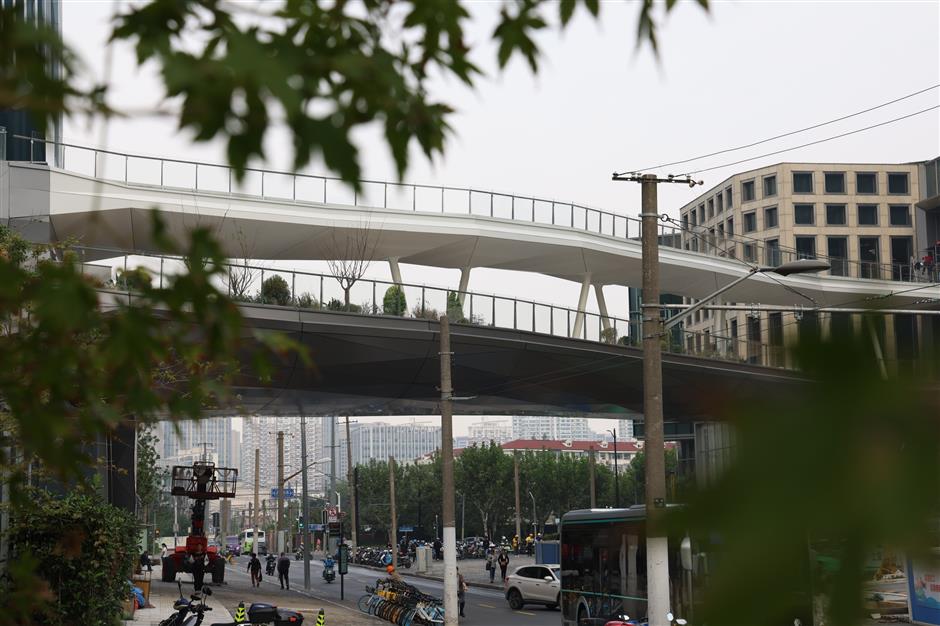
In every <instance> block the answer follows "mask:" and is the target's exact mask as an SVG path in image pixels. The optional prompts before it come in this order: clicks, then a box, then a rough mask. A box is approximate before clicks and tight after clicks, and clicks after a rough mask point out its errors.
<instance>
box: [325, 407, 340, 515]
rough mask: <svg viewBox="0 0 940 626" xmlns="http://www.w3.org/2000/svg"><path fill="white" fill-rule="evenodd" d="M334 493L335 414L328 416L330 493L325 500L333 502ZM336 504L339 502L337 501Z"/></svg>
mask: <svg viewBox="0 0 940 626" xmlns="http://www.w3.org/2000/svg"><path fill="white" fill-rule="evenodd" d="M335 495H336V416H335V415H331V416H330V493H329V495H327V497H326V500H327V502H331V503H332V502H333V497H334V496H335ZM336 504H339V502H337V503H336Z"/></svg>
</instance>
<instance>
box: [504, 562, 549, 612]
mask: <svg viewBox="0 0 940 626" xmlns="http://www.w3.org/2000/svg"><path fill="white" fill-rule="evenodd" d="M506 600H507V601H508V602H509V608H511V609H512V610H513V611H518V610H519V609H521V608H522V607H523V606H525V605H526V604H542V605H545V606H547V607H548V608H550V609H557V608H558V604H559V603H560V602H561V566H559V565H523V566H522V567H517V568H516V569H515V571H513V573H512V574H510V575H509V576H507V577H506Z"/></svg>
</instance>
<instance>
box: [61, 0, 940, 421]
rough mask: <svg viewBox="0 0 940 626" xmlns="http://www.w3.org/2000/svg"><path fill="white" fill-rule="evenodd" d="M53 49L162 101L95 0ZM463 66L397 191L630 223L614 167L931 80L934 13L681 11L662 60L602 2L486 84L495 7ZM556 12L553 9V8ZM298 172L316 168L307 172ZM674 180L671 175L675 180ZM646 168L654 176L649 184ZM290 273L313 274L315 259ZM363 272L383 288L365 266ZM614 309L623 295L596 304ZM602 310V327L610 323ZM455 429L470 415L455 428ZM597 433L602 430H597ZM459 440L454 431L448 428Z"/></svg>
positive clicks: (933, 149) (450, 279) (909, 153)
mask: <svg viewBox="0 0 940 626" xmlns="http://www.w3.org/2000/svg"><path fill="white" fill-rule="evenodd" d="M63 4H64V10H63V23H64V33H65V37H66V39H67V40H68V41H69V43H70V44H71V45H73V46H74V47H75V48H76V49H77V50H78V51H79V53H80V54H81V56H82V57H83V58H84V60H85V61H86V63H87V64H88V66H89V67H90V68H91V70H92V72H93V73H95V74H96V75H98V76H99V77H100V76H101V75H102V71H103V69H102V68H104V67H105V59H106V55H108V54H112V55H113V62H112V70H111V75H110V81H111V83H112V84H113V87H114V92H115V97H116V103H117V104H119V105H124V106H135V107H142V108H143V107H152V106H154V105H155V104H156V103H158V102H159V101H160V98H161V96H162V90H161V89H160V87H159V83H158V82H157V80H156V79H155V74H154V71H153V68H152V67H145V68H143V69H140V70H138V69H137V68H136V65H135V62H134V57H133V54H132V52H131V51H130V49H129V47H127V46H123V45H116V46H111V47H110V48H109V47H108V46H106V45H105V41H106V39H107V37H108V35H109V20H110V18H111V16H112V14H113V12H114V5H113V4H112V3H110V2H89V1H79V0H65V2H64V3H63ZM468 6H469V8H470V10H471V13H472V15H473V18H474V19H473V25H472V27H471V31H470V33H469V35H470V37H469V39H470V40H471V41H472V42H474V43H475V44H480V45H479V48H478V49H477V50H476V58H475V62H476V63H477V64H478V65H479V66H481V67H482V68H483V69H484V70H485V71H486V73H487V74H488V77H487V78H485V79H481V80H480V81H479V84H478V86H477V88H476V90H475V91H473V92H470V91H468V90H467V89H465V88H464V87H462V86H460V85H458V84H457V83H456V81H450V82H447V83H441V84H438V85H436V86H435V92H434V94H435V95H436V96H438V97H440V98H441V99H443V100H445V101H447V102H450V103H451V104H452V105H454V106H455V108H456V109H457V110H458V114H457V115H456V116H454V118H453V119H452V120H451V123H452V125H453V127H454V129H455V131H456V133H455V136H454V137H452V139H451V141H450V142H449V144H448V146H447V152H446V155H445V156H444V157H443V158H442V159H440V160H438V161H437V162H435V163H429V162H427V161H426V160H425V159H424V158H423V157H421V156H420V155H419V153H418V152H417V151H414V155H415V156H414V159H413V160H412V166H411V169H410V171H409V172H408V174H407V175H406V179H407V180H409V181H413V182H420V183H430V184H443V185H454V186H469V187H473V188H475V189H494V190H499V191H510V192H515V193H519V194H532V195H538V196H541V197H547V198H555V199H558V200H563V201H575V202H578V203H581V204H587V205H590V206H596V207H598V208H604V209H608V210H611V211H614V212H617V213H621V214H627V215H636V213H638V205H639V188H638V186H637V185H633V184H627V183H613V182H611V181H610V174H611V172H612V171H614V170H629V169H635V168H643V167H646V166H649V165H655V164H657V163H661V162H667V161H675V160H679V159H683V158H686V157H690V156H695V155H698V154H702V153H707V152H712V151H715V150H718V149H722V148H727V147H731V146H736V145H740V144H743V143H749V142H751V141H754V140H757V139H762V138H764V137H768V136H772V135H776V134H779V133H781V132H787V131H790V130H795V129H798V128H802V127H805V126H809V125H812V124H815V123H818V122H821V121H825V120H828V119H832V118H835V117H839V116H841V115H844V114H847V113H851V112H854V111H858V110H861V109H864V108H867V107H869V106H873V105H876V104H879V103H882V102H885V101H888V100H891V99H893V98H895V97H898V96H901V95H904V94H908V93H911V92H913V91H917V90H919V89H922V88H924V87H928V86H930V85H933V84H937V83H940V38H938V37H937V33H938V32H940V2H938V1H937V0H925V1H922V2H904V1H900V0H891V1H889V2H796V1H790V0H788V1H786V2H714V3H713V5H712V9H711V11H710V12H709V13H707V14H706V13H705V12H703V11H701V10H700V9H699V8H698V7H697V6H695V5H694V4H692V3H690V2H686V3H684V4H682V5H681V6H679V7H678V8H677V9H676V10H675V11H674V12H673V13H672V14H671V15H670V16H669V17H668V19H667V20H665V22H663V23H662V26H661V30H660V33H659V37H660V47H661V55H660V58H659V59H658V60H656V59H655V58H654V57H653V55H652V54H651V53H650V51H649V50H648V48H643V49H641V50H640V51H637V50H636V48H635V41H636V40H635V32H636V14H637V4H636V3H635V2H624V3H617V2H607V3H604V4H603V6H602V11H601V20H600V21H599V22H598V21H595V20H593V19H591V18H590V17H589V16H588V15H587V14H586V13H585V12H584V11H583V9H579V12H578V14H576V18H575V19H574V20H573V21H572V23H571V24H570V25H569V28H568V29H567V30H565V31H564V32H560V33H559V32H558V31H557V30H553V31H552V32H548V33H546V34H544V35H542V36H541V37H540V38H539V43H540V45H541V47H542V49H543V51H544V59H543V61H542V68H541V71H540V72H539V74H538V75H537V76H533V75H532V74H531V72H530V71H529V69H528V66H527V65H525V64H523V63H522V62H520V61H519V60H518V59H517V60H514V61H513V62H512V63H511V64H510V65H509V67H508V68H507V69H506V70H505V71H503V72H498V71H497V70H496V64H495V49H494V47H493V46H492V44H491V43H490V35H491V33H492V30H493V25H494V23H495V19H496V16H497V12H498V8H499V6H500V5H499V3H497V2H482V1H481V2H474V3H468ZM553 12H554V11H553ZM938 102H940V90H933V91H930V92H928V93H926V94H923V95H921V96H918V97H917V98H913V99H910V100H907V101H905V102H902V103H899V104H897V105H894V106H892V107H888V108H885V109H881V110H879V111H875V112H872V113H870V114H867V115H864V116H860V117H857V118H853V119H852V120H848V121H846V122H843V123H839V124H834V125H832V126H828V127H826V128H823V129H818V130H815V131H812V132H810V133H807V134H804V135H798V136H796V137H791V138H789V139H784V140H780V141H778V142H775V143H773V144H769V145H764V146H760V147H758V148H755V149H752V150H750V151H744V152H741V153H734V154H733V155H731V156H732V157H735V158H729V157H728V155H725V156H724V158H723V157H716V158H714V159H711V160H706V161H704V162H701V163H700V165H702V166H711V165H717V164H721V163H724V162H726V161H730V160H737V158H743V157H747V156H754V155H758V154H761V153H763V152H769V151H771V150H775V149H780V148H785V147H788V146H793V145H798V144H801V143H806V142H807V141H812V140H815V139H820V138H823V137H827V136H830V135H835V134H838V133H840V132H844V131H847V130H852V129H854V128H860V127H863V126H867V125H870V124H872V123H876V122H880V121H884V120H887V119H890V118H893V117H898V116H900V115H904V114H906V113H910V112H913V111H916V110H920V109H923V108H926V107H928V106H931V105H934V104H937V103H938ZM65 138H66V140H67V141H71V142H75V143H83V144H91V145H103V146H105V147H108V148H111V149H114V150H122V151H129V152H139V153H145V154H159V155H164V156H169V157H180V158H190V159H201V160H208V161H217V162H221V161H223V154H224V152H223V150H222V144H221V143H211V144H204V145H194V144H193V143H192V142H191V141H190V138H189V136H188V135H186V134H184V133H178V132H177V131H176V130H175V125H174V124H173V123H172V121H171V120H168V119H156V118H152V117H148V118H139V117H135V118H129V119H123V120H114V121H112V122H110V124H109V125H108V127H107V128H106V129H102V127H101V126H100V125H97V124H91V125H89V124H88V123H87V122H86V121H83V120H75V121H71V122H68V123H67V124H66V128H65ZM357 139H358V141H359V144H360V147H361V150H362V154H363V157H364V169H365V174H366V176H368V177H371V178H387V179H393V178H394V167H393V164H392V161H391V159H390V157H389V155H388V152H387V150H386V149H385V148H384V146H383V145H382V144H381V143H380V142H379V141H378V135H377V134H376V133H375V132H374V129H369V130H366V131H365V132H362V133H360V134H359V135H358V136H357ZM289 145H290V144H289V140H288V138H287V136H286V135H285V134H284V133H281V132H274V133H272V134H271V136H270V137H268V139H267V141H266V146H267V147H268V149H269V150H270V151H271V152H272V154H273V155H274V157H273V158H272V160H271V163H270V164H271V166H273V167H287V166H288V165H289V163H288V162H287V160H286V158H285V156H286V154H287V150H286V148H287V147H288V146H289ZM938 154H940V112H938V111H932V112H930V113H927V114H924V115H920V116H917V117H915V118H912V119H909V120H905V121H902V122H899V123H896V124H892V125H889V126H887V127H883V128H880V129H876V130H873V131H870V132H866V133H861V134H858V135H855V136H852V137H848V138H845V139H840V140H837V141H832V142H828V143H824V144H821V145H818V146H814V147H810V148H805V149H802V150H799V151H796V152H791V153H787V154H783V155H780V156H776V157H771V158H767V159H762V160H758V161H754V162H752V163H748V164H745V165H739V166H735V167H732V168H727V169H723V170H719V171H715V172H709V173H708V174H705V175H702V176H700V178H703V179H704V181H705V185H706V188H707V187H710V186H711V185H714V184H717V183H718V182H720V181H721V180H723V179H724V178H726V177H727V176H730V175H732V174H734V173H735V172H738V171H742V170H745V169H751V168H753V167H758V166H760V165H764V164H768V163H774V162H779V161H836V162H839V161H842V162H889V163H890V162H905V161H915V160H921V159H926V158H931V157H934V156H937V155H938ZM312 171H318V172H323V171H324V170H323V169H322V168H318V167H314V168H312ZM675 171H676V172H678V171H682V170H681V168H679V169H677V170H675ZM659 173H661V174H665V173H670V172H669V171H662V172H659ZM699 192H700V189H699V190H695V191H693V190H690V189H688V188H687V187H683V186H679V185H671V186H670V185H664V186H662V187H661V189H660V192H659V198H660V210H661V211H665V212H671V213H674V214H675V213H676V212H677V210H678V207H680V206H681V205H682V204H684V203H685V202H686V201H688V200H689V199H691V198H692V197H694V196H695V195H696V194H697V193H699ZM306 267H309V268H314V269H316V268H317V265H316V264H308V265H307V266H306ZM403 272H404V279H405V280H406V281H409V282H417V283H427V284H437V285H442V284H444V285H456V282H457V276H456V274H455V273H453V272H450V271H442V270H431V269H426V268H414V267H410V268H404V269H403ZM373 274H374V275H376V276H381V277H387V276H388V272H387V268H386V267H384V266H383V265H377V266H375V267H374V268H373ZM470 289H471V290H474V291H481V292H484V293H494V292H495V293H512V294H516V295H517V296H518V297H529V298H531V299H535V300H539V301H552V302H556V303H565V304H567V305H568V306H574V304H576V302H577V292H578V286H577V285H574V284H571V283H564V282H563V281H558V280H554V279H548V278H535V279H533V278H532V277H525V279H524V280H520V277H515V276H511V275H507V274H506V273H501V272H493V271H484V270H477V271H476V272H475V273H474V275H473V278H472V279H471V285H470ZM608 301H609V306H610V307H611V308H612V309H616V310H617V311H619V312H624V311H625V308H626V297H625V290H620V291H616V290H612V291H611V292H610V293H609V294H608ZM611 314H613V315H617V313H615V312H614V311H611ZM468 421H469V420H468ZM595 427H596V428H597V429H600V428H601V425H600V423H598V424H595ZM457 430H458V433H460V432H461V431H462V430H463V428H462V427H461V426H460V425H458V428H457Z"/></svg>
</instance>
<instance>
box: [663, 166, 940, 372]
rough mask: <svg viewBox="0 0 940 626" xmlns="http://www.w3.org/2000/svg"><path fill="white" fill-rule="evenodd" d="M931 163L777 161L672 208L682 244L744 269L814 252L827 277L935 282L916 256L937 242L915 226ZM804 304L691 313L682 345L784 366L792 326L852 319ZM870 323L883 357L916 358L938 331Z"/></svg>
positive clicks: (912, 322)
mask: <svg viewBox="0 0 940 626" xmlns="http://www.w3.org/2000/svg"><path fill="white" fill-rule="evenodd" d="M931 167H932V168H934V169H936V160H935V161H931V162H929V163H900V164H890V165H889V164H871V163H864V164H863V163H779V164H777V165H771V166H767V167H762V168H759V169H755V170H750V171H747V172H742V173H740V174H735V175H734V176H731V177H730V178H728V179H727V180H725V181H723V182H722V183H721V184H719V185H716V186H715V187H713V188H711V189H709V190H708V191H707V192H705V193H703V194H701V195H700V196H699V197H697V198H696V199H695V200H693V201H691V202H689V203H688V204H686V205H685V206H683V207H682V208H681V209H680V210H679V214H680V219H681V221H682V224H683V240H682V245H683V247H684V248H685V249H687V250H690V251H694V252H701V253H706V254H715V255H721V256H726V257H733V258H737V259H740V260H741V261H742V262H744V263H747V264H749V265H752V266H753V265H768V266H776V265H779V264H780V263H784V262H786V261H790V260H794V259H797V258H814V257H818V258H823V259H825V260H827V261H828V262H829V263H830V265H831V267H832V269H831V270H829V271H828V273H829V274H832V275H836V276H850V277H854V278H873V279H883V280H905V281H910V280H913V281H936V280H937V268H936V265H933V266H930V265H929V263H925V262H924V260H925V257H927V256H928V255H929V254H930V251H929V250H928V248H932V247H934V246H935V245H936V243H937V242H935V241H933V240H931V241H930V242H926V230H925V225H924V223H923V222H925V221H927V220H926V219H925V212H924V206H925V205H924V198H927V197H928V193H934V192H927V190H926V189H924V188H923V187H924V184H923V182H922V180H923V179H925V178H927V173H926V169H925V168H927V169H929V168H931ZM931 172H933V170H931ZM933 173H934V175H935V172H933ZM927 186H928V187H929V181H928V185H927ZM918 220H919V221H920V222H921V223H920V224H918ZM918 233H920V234H918ZM934 255H935V253H934ZM927 261H929V259H927ZM742 304H743V303H742ZM805 305H806V307H807V309H808V310H807V311H805V312H803V313H802V314H798V315H794V314H791V313H767V312H756V311H753V312H750V311H749V312H740V313H739V312H715V311H699V312H698V313H696V314H695V315H693V317H692V318H691V320H690V321H689V322H688V323H687V324H686V325H685V330H686V331H687V332H686V333H685V334H684V346H683V347H684V348H685V350H687V351H688V352H692V353H701V354H709V353H711V354H714V353H716V352H719V353H722V354H725V355H727V356H730V357H733V358H734V357H736V358H738V359H741V360H744V361H749V362H752V363H760V364H764V365H776V366H783V365H785V364H786V363H785V359H786V356H785V349H784V346H785V345H787V344H788V343H789V342H790V341H792V340H793V339H795V338H796V337H797V336H798V334H799V333H800V332H804V331H807V330H809V331H812V332H822V333H828V332H830V331H832V330H834V329H837V328H838V327H840V326H843V327H845V328H849V327H851V326H853V325H857V324H858V323H859V320H858V319H856V317H857V316H849V315H840V314H816V313H815V312H813V311H812V310H811V309H812V308H813V307H814V305H813V303H812V302H810V301H808V300H807V301H806V302H805ZM879 326H880V328H879V331H880V332H879V333H878V334H879V335H880V336H881V340H882V342H883V344H884V345H883V350H884V353H885V358H886V361H887V362H889V363H894V362H896V360H897V359H901V360H904V359H907V358H913V357H915V356H917V353H918V345H919V342H920V341H922V340H923V338H924V337H925V335H926V334H929V335H930V336H931V337H932V336H933V334H936V335H937V336H940V328H936V329H935V328H934V326H935V323H934V322H933V321H932V318H931V319H929V320H927V321H924V318H923V317H920V318H916V317H914V316H900V315H899V316H886V317H885V318H884V320H883V323H879ZM925 326H926V327H925ZM935 331H936V332H935ZM931 341H932V340H931Z"/></svg>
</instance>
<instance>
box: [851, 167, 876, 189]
mask: <svg viewBox="0 0 940 626" xmlns="http://www.w3.org/2000/svg"><path fill="white" fill-rule="evenodd" d="M855 193H858V194H876V193H878V176H877V175H876V174H875V173H874V172H859V173H858V174H856V175H855Z"/></svg>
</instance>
